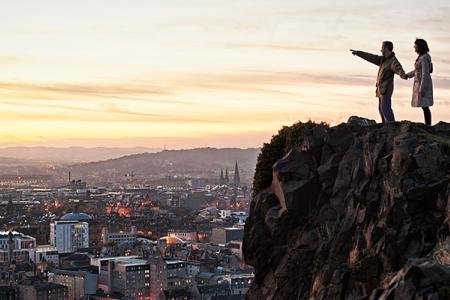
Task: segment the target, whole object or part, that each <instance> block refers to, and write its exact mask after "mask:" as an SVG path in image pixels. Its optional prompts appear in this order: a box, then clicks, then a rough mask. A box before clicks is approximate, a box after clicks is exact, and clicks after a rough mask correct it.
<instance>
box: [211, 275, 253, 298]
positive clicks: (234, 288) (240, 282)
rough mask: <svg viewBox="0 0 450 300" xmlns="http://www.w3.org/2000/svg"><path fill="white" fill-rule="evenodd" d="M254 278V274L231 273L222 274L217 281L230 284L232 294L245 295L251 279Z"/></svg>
mask: <svg viewBox="0 0 450 300" xmlns="http://www.w3.org/2000/svg"><path fill="white" fill-rule="evenodd" d="M254 278H255V275H254V274H248V273H243V274H233V275H224V276H222V277H221V278H220V279H219V280H218V282H219V283H223V282H227V283H228V285H229V286H230V290H231V294H232V295H245V294H246V293H247V291H248V289H249V288H250V285H251V284H252V282H253V280H254Z"/></svg>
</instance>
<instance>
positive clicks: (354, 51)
mask: <svg viewBox="0 0 450 300" xmlns="http://www.w3.org/2000/svg"><path fill="white" fill-rule="evenodd" d="M350 52H351V53H352V54H353V55H356V54H357V53H358V50H353V49H350Z"/></svg>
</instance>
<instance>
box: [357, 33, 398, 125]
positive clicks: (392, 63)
mask: <svg viewBox="0 0 450 300" xmlns="http://www.w3.org/2000/svg"><path fill="white" fill-rule="evenodd" d="M393 50H394V45H393V44H392V42H389V41H384V42H383V43H382V45H381V54H382V55H381V56H380V55H374V54H370V53H367V52H363V51H358V50H353V49H350V51H351V52H352V54H353V55H356V56H359V57H361V58H363V59H365V60H367V61H368V62H371V63H373V64H375V65H377V66H379V69H378V76H377V90H376V96H377V97H378V110H379V112H380V115H381V120H382V122H383V123H389V122H395V117H394V112H393V111H392V107H391V100H392V94H393V92H394V75H395V74H397V75H400V77H402V78H404V77H405V76H406V75H405V71H404V70H403V68H402V65H401V64H400V63H399V61H398V60H397V58H396V57H395V53H394V52H393Z"/></svg>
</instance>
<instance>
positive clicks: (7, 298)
mask: <svg viewBox="0 0 450 300" xmlns="http://www.w3.org/2000/svg"><path fill="white" fill-rule="evenodd" d="M0 299H1V300H16V289H15V288H14V287H12V286H9V285H0Z"/></svg>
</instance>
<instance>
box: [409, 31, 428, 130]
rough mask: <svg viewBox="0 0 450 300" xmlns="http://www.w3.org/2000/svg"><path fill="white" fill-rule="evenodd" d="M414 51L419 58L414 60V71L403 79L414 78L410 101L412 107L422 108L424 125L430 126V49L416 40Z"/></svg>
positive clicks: (422, 42) (425, 43)
mask: <svg viewBox="0 0 450 300" xmlns="http://www.w3.org/2000/svg"><path fill="white" fill-rule="evenodd" d="M414 50H415V51H416V53H417V54H419V57H417V59H416V63H415V65H414V71H411V72H409V73H408V74H406V75H405V76H404V79H408V78H412V77H414V87H413V95H412V100H411V106H412V107H422V110H423V115H424V118H425V124H427V125H431V111H430V106H433V82H432V80H431V73H433V64H432V62H431V56H430V54H428V52H429V51H430V49H429V48H428V44H427V42H426V41H425V40H423V39H416V41H415V42H414Z"/></svg>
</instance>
